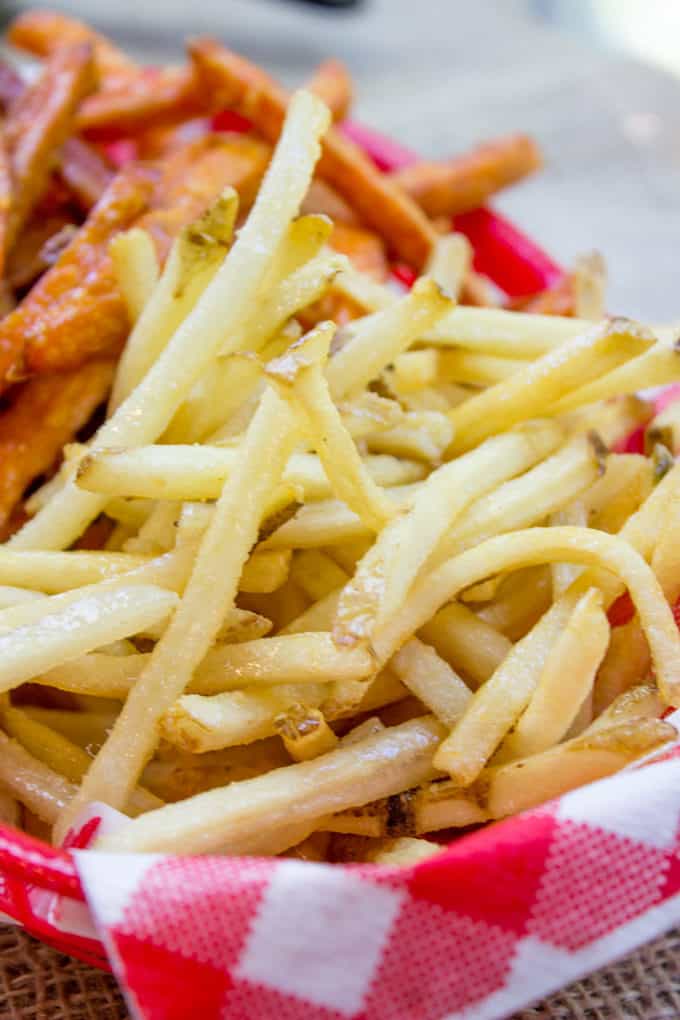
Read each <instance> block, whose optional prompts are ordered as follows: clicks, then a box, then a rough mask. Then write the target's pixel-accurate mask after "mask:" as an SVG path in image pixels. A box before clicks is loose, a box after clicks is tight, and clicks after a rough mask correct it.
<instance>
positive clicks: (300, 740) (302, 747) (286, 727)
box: [274, 703, 338, 761]
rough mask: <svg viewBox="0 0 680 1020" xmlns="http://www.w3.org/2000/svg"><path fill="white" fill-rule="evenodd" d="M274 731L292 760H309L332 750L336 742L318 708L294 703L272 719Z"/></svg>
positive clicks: (336, 739)
mask: <svg viewBox="0 0 680 1020" xmlns="http://www.w3.org/2000/svg"><path fill="white" fill-rule="evenodd" d="M274 726H275V727H276V732H277V733H278V734H279V736H280V737H281V739H282V740H283V746H284V747H285V748H286V750H287V751H288V753H289V755H290V756H291V758H292V759H293V761H310V760H311V759H312V758H318V757H319V755H322V754H326V753H327V752H328V751H332V750H333V748H334V747H335V746H336V744H337V743H338V738H337V737H336V735H335V733H334V732H333V730H332V729H331V728H330V726H329V725H328V723H327V722H326V720H325V719H324V717H323V714H322V713H321V712H320V711H319V710H318V708H309V707H308V706H307V705H303V704H299V703H298V704H296V705H291V706H290V708H289V709H288V710H287V711H286V712H284V713H283V714H281V715H279V716H277V717H276V719H275V720H274Z"/></svg>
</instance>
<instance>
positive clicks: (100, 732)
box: [23, 705, 116, 753]
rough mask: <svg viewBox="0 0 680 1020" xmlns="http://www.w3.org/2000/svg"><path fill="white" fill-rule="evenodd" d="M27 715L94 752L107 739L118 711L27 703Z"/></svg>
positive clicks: (84, 748)
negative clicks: (73, 708)
mask: <svg viewBox="0 0 680 1020" xmlns="http://www.w3.org/2000/svg"><path fill="white" fill-rule="evenodd" d="M23 711H24V712H25V714H26V715H28V716H30V718H31V719H35V720H36V721H37V722H39V723H42V725H43V726H48V727H49V728H50V729H52V730H56V732H57V733H61V734H62V735H63V736H65V737H66V738H67V739H68V740H70V741H71V742H72V743H74V744H78V746H79V747H81V748H83V750H86V751H88V753H92V752H93V751H94V750H95V749H96V748H98V747H99V746H100V745H101V744H103V742H104V741H105V740H106V734H107V732H108V731H109V729H110V728H111V726H112V725H113V723H114V720H115V718H116V712H115V711H110V710H108V709H107V710H104V709H100V710H98V711H92V710H81V711H77V712H76V711H71V710H69V709H58V708H40V707H39V706H37V705H26V706H25V707H24V708H23Z"/></svg>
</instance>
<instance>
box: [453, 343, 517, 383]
mask: <svg viewBox="0 0 680 1020" xmlns="http://www.w3.org/2000/svg"><path fill="white" fill-rule="evenodd" d="M526 364H527V363H526V362H525V361H522V360H521V359H519V358H499V357H496V356H494V355H493V354H475V353H473V352H472V351H440V352H439V357H438V359H437V372H438V377H439V378H440V379H441V380H442V381H444V382H455V383H460V384H465V385H468V386H477V387H479V386H495V385H496V383H500V382H503V381H504V380H505V379H509V378H510V377H511V376H513V375H516V374H517V372H519V371H521V370H522V369H524V368H526Z"/></svg>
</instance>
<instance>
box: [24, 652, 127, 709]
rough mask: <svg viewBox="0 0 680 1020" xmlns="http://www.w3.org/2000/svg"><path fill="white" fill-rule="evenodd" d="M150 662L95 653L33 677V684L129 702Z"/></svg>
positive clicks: (53, 667)
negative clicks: (138, 679)
mask: <svg viewBox="0 0 680 1020" xmlns="http://www.w3.org/2000/svg"><path fill="white" fill-rule="evenodd" d="M146 661H147V657H146V656H141V655H134V656H127V655H126V656H120V655H110V654H104V653H101V652H91V653H90V654H88V655H83V656H81V657H80V658H77V659H73V660H71V661H70V662H67V663H64V665H62V666H52V667H51V668H50V669H48V670H46V671H45V672H44V673H41V674H40V675H39V676H35V677H33V678H32V681H31V682H32V683H38V684H41V685H45V686H47V687H55V688H56V689H57V690H60V691H70V692H72V693H73V694H89V695H94V696H95V697H98V698H115V699H116V700H117V701H125V699H126V698H127V696H128V694H129V692H130V688H131V686H132V685H133V683H134V682H135V680H136V679H137V677H138V676H139V675H140V673H141V672H142V669H143V668H144V664H145V663H146Z"/></svg>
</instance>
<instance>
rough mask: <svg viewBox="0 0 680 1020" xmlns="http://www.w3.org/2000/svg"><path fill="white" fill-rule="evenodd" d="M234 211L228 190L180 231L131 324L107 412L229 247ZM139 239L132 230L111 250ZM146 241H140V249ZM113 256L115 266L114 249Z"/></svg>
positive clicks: (186, 311) (130, 386) (141, 372)
mask: <svg viewBox="0 0 680 1020" xmlns="http://www.w3.org/2000/svg"><path fill="white" fill-rule="evenodd" d="M237 211H238V199H237V196H236V194H235V193H234V192H233V191H227V192H226V193H225V194H223V195H222V196H221V198H219V199H218V200H217V202H215V204H214V205H213V206H212V207H211V208H210V209H209V210H208V211H207V212H206V213H204V215H203V216H202V217H201V218H200V219H199V221H198V222H197V223H194V224H192V225H191V226H190V227H185V228H184V229H183V230H182V231H181V232H180V234H179V236H178V237H177V239H176V240H175V242H174V244H173V246H172V248H171V250H170V254H169V256H168V259H167V262H166V264H165V268H164V270H163V273H162V275H161V277H160V280H159V281H158V284H157V286H156V287H155V288H154V289H153V290H152V291H151V292H150V293H149V294H147V296H146V297H147V301H146V302H145V304H144V307H143V308H142V309H141V311H140V314H139V316H138V317H137V318H135V319H133V320H132V321H133V322H134V323H135V328H134V329H133V330H132V332H131V334H130V336H129V338H128V341H127V343H126V345H125V349H124V351H123V354H122V356H121V359H120V363H119V365H118V371H117V373H116V379H115V382H114V386H113V392H112V394H111V402H110V410H111V411H115V410H116V408H117V407H119V406H120V404H121V403H122V402H123V401H124V400H125V399H126V398H127V397H128V396H129V395H130V393H131V392H132V390H134V388H135V386H137V385H138V384H139V383H140V382H141V380H142V379H143V378H144V376H145V375H146V373H147V372H148V371H149V369H150V368H151V366H152V365H153V363H154V361H156V359H157V358H158V356H159V355H160V353H161V351H163V350H164V349H165V347H166V346H167V344H168V342H169V341H170V338H171V337H172V335H173V333H174V332H175V330H176V329H177V328H178V327H179V325H180V324H181V322H182V320H183V319H184V318H186V316H187V315H188V314H189V312H191V311H192V309H193V308H194V307H195V305H196V303H197V301H198V300H199V298H200V297H201V295H202V293H203V291H204V290H205V288H206V287H207V285H208V283H209V282H210V280H211V279H212V278H213V276H214V275H215V273H216V272H217V269H218V268H219V265H220V263H221V262H222V261H223V259H224V255H225V250H226V249H227V247H228V245H229V244H230V243H231V238H232V233H233V228H234V223H235V220H236V214H237ZM141 236H144V237H147V238H149V240H150V235H148V234H146V233H145V232H144V231H143V230H141V229H140V228H139V227H135V228H133V230H132V231H128V232H127V233H125V234H120V235H118V238H114V242H113V243H112V247H113V246H114V245H118V246H120V245H121V244H123V245H124V246H129V245H130V244H131V243H134V244H135V246H136V247H141V246H142V242H141ZM128 238H132V239H133V240H132V241H131V240H127V239H128ZM138 239H139V240H138ZM148 243H149V242H148V241H146V242H144V243H143V247H144V249H145V250H147V249H148ZM112 255H113V257H114V265H116V258H115V247H114V250H113V252H112ZM154 257H155V256H154ZM145 258H146V256H145ZM123 293H124V294H125V291H124V289H123Z"/></svg>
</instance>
